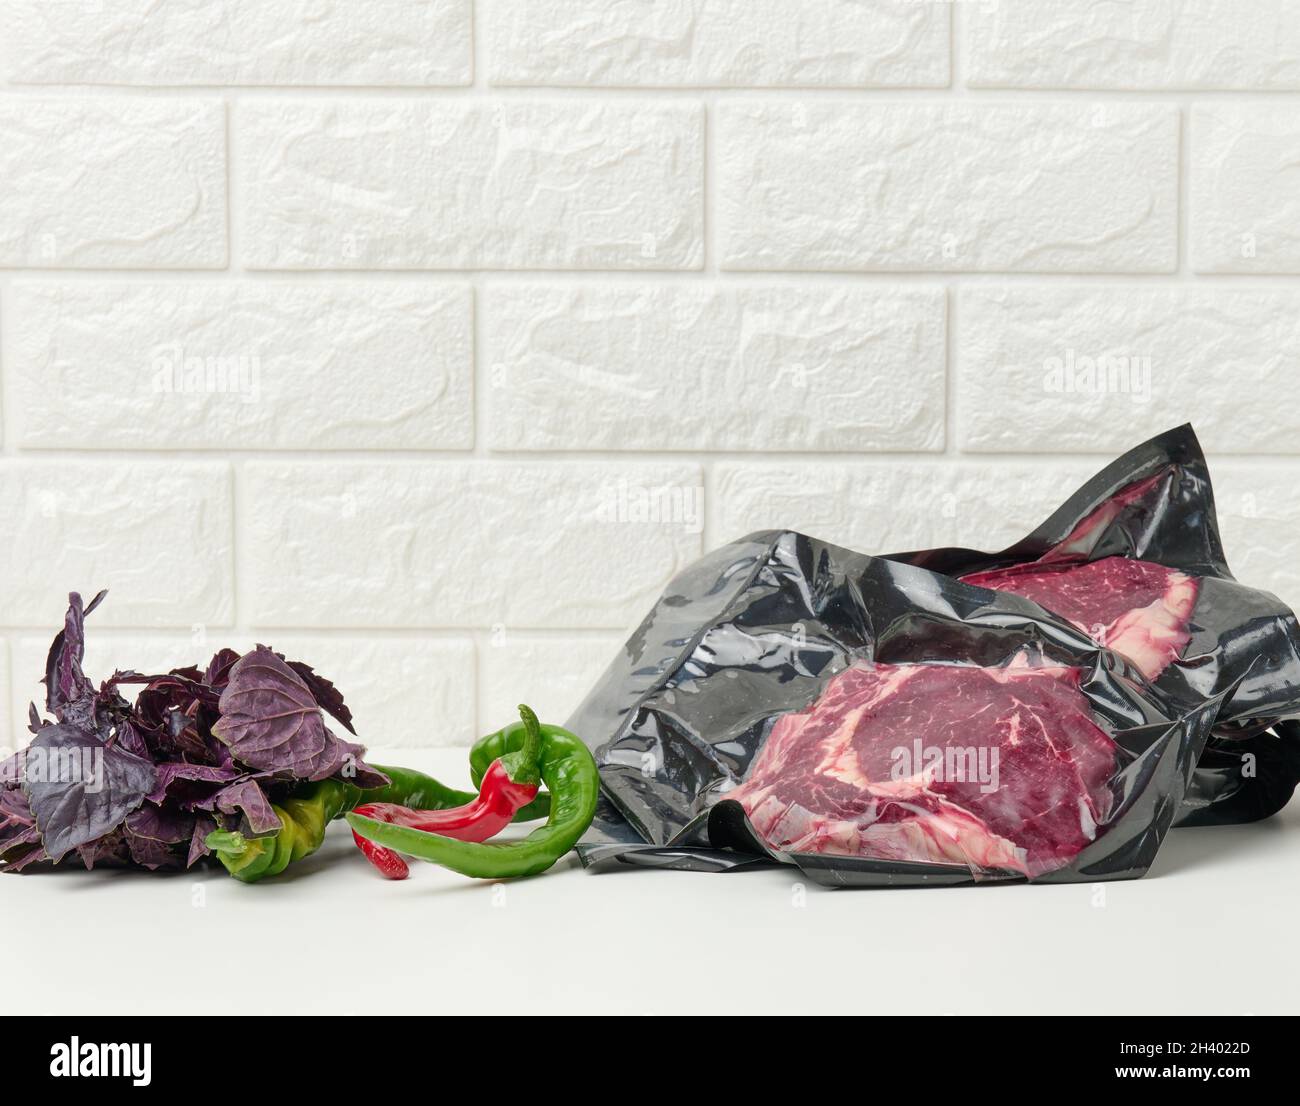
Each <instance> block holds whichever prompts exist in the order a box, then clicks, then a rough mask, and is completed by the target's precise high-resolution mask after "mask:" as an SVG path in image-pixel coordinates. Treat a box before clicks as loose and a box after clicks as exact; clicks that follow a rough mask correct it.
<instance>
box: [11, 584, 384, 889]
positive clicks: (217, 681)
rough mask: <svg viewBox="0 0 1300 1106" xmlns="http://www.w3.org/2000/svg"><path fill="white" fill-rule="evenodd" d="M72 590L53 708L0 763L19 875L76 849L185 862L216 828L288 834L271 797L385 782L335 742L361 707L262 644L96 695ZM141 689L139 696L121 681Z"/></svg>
mask: <svg viewBox="0 0 1300 1106" xmlns="http://www.w3.org/2000/svg"><path fill="white" fill-rule="evenodd" d="M105 594H106V593H105V592H100V593H99V594H98V595H97V596H95V598H94V599H92V600H91V602H90V603H89V605H87V606H86V607H85V608H84V609H83V607H82V602H81V596H80V595H78V594H77V593H75V592H74V593H72V595H70V596H69V598H68V602H69V605H68V613H67V616H66V618H65V620H64V626H63V630H62V631H61V632H60V633H59V634H58V635H57V636H56V637H55V639H54V642H53V644H52V645H51V646H50V652H49V657H48V659H47V660H46V669H45V679H44V683H45V688H46V696H45V703H46V710H47V712H48V713H49V714H50V715H52V716H53V717H54V719H55V721H53V722H50V721H48V720H46V719H43V718H41V716H40V713H39V712H38V711H37V709H36V707H35V705H34V704H33V705H32V707H31V712H30V713H31V730H32V734H33V737H32V740H31V743H30V745H29V746H28V747H27V748H26V749H23V750H21V751H19V752H18V753H17V754H15V755H14V756H12V757H10V758H8V759H7V760H6V761H4V762H3V763H0V860H3V861H4V870H7V871H14V872H18V871H23V870H25V869H29V868H32V867H33V866H38V865H43V864H49V863H58V862H60V861H62V860H63V859H64V858H65V857H66V856H68V854H70V853H73V852H75V853H76V855H77V857H78V859H80V861H81V862H82V863H83V864H84V865H85V866H86V867H87V868H93V867H94V866H95V865H96V864H101V865H103V864H111V865H117V866H138V867H142V868H148V869H152V870H156V869H178V868H187V867H190V866H191V865H193V864H195V863H196V862H197V861H199V860H200V859H201V858H202V857H204V856H206V855H207V853H208V849H207V847H206V846H205V845H204V839H205V838H206V837H207V835H208V834H209V833H210V832H211V831H212V830H215V829H237V830H239V831H240V832H242V833H244V834H245V835H247V836H252V837H260V836H264V835H266V834H270V833H274V832H276V831H277V830H278V829H279V828H280V818H279V816H278V815H277V814H276V812H275V809H274V808H273V806H272V803H273V802H275V801H277V800H278V799H279V798H280V797H282V796H284V795H286V794H288V793H289V792H290V791H291V790H292V789H293V787H294V786H295V785H296V784H298V783H300V782H302V781H306V780H323V779H327V778H330V777H336V778H339V779H346V780H348V781H350V782H352V783H354V784H356V785H357V786H358V787H378V786H381V785H383V784H385V783H386V782H387V779H386V778H385V777H384V776H383V774H382V773H379V772H376V771H375V770H374V769H373V768H370V767H369V766H368V765H367V764H366V763H365V762H364V760H363V759H362V757H363V755H364V752H365V750H364V749H363V748H362V747H361V746H360V745H354V744H352V743H350V742H347V741H344V740H342V739H340V738H338V737H336V736H335V735H334V734H333V733H331V732H330V730H329V728H328V727H327V726H326V724H325V715H326V714H329V715H331V716H332V717H333V718H335V719H336V720H337V721H338V722H339V724H340V725H341V726H343V727H344V728H345V729H346V730H347V731H348V732H349V733H353V734H355V732H356V731H355V730H354V729H353V727H352V714H351V712H350V711H349V710H348V708H347V706H346V705H345V704H344V702H343V696H342V695H341V694H340V693H339V691H338V689H337V688H335V686H334V685H333V684H332V683H330V681H329V680H326V679H324V678H323V677H321V676H318V675H317V674H316V673H315V672H313V671H312V669H311V668H310V667H309V666H308V665H306V664H303V663H302V662H301V661H290V660H286V659H285V658H284V657H283V656H282V655H281V654H279V653H276V652H274V651H273V650H271V649H268V648H267V647H266V646H264V645H259V646H257V647H256V648H255V649H253V650H252V652H249V653H245V654H243V655H242V656H241V655H240V654H239V653H237V652H235V651H234V650H233V649H221V650H219V651H218V652H217V653H216V654H215V655H214V656H213V658H212V659H211V660H210V661H209V662H208V663H207V665H206V666H205V667H203V668H198V667H194V666H190V667H185V668H174V669H172V670H171V671H170V672H167V673H165V674H162V675H152V676H150V675H142V674H140V673H138V672H132V671H126V672H121V671H119V672H115V673H114V674H113V676H112V678H111V679H108V680H106V681H104V682H103V683H102V684H100V685H99V687H98V689H96V687H95V685H94V684H93V683H92V682H91V680H90V679H88V678H87V677H86V675H85V673H84V672H83V671H82V668H81V662H82V658H83V656H84V654H85V616H86V615H88V614H90V613H91V612H92V611H93V610H94V609H95V608H96V607H97V606H99V604H100V602H101V601H102V600H103V598H104V595H105ZM127 686H139V687H140V691H139V693H138V695H137V696H136V698H135V701H134V703H132V702H129V701H128V700H127V699H126V698H124V697H123V695H122V694H121V692H120V690H119V689H120V688H124V687H127Z"/></svg>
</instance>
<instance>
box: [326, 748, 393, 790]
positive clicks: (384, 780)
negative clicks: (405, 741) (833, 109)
mask: <svg viewBox="0 0 1300 1106" xmlns="http://www.w3.org/2000/svg"><path fill="white" fill-rule="evenodd" d="M339 744H340V745H342V746H343V748H344V750H345V752H344V755H343V763H342V764H341V765H340V766H339V769H338V771H337V772H335V773H334V775H335V776H337V777H339V778H341V779H345V780H347V781H348V783H350V784H355V785H356V786H357V787H360V788H363V789H365V788H371V787H387V786H388V784H389V783H390V782H391V781H390V780H389V778H388V777H387V776H385V775H384V774H383V772H380V771H378V770H377V769H375V768H372V767H371V766H370V765H369V764H367V763H366V762H365V761H364V760H362V759H361V758H362V757H364V756H365V755H366V748H365V746H364V745H355V744H353V743H352V742H350V741H340V742H339Z"/></svg>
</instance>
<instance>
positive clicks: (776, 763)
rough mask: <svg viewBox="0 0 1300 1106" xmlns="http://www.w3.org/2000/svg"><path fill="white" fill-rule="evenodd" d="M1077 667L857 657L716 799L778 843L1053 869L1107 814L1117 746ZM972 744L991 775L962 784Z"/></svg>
mask: <svg viewBox="0 0 1300 1106" xmlns="http://www.w3.org/2000/svg"><path fill="white" fill-rule="evenodd" d="M1081 676H1082V670H1081V669H1079V668H1073V667H1067V666H1062V665H1033V664H1030V663H1028V662H1027V661H1026V660H1025V659H1023V658H1019V659H1018V660H1017V661H1015V662H1013V663H1012V664H1011V665H1009V666H1007V667H1002V668H979V667H975V666H965V665H947V664H899V665H891V664H871V663H865V662H856V663H854V664H852V665H851V666H850V667H848V668H847V669H845V670H844V671H843V672H841V673H840V674H839V675H837V676H835V677H834V678H833V679H832V680H831V681H830V682H829V683H828V684H827V685H826V687H825V689H824V690H823V692H822V694H821V696H820V697H819V698H818V699H817V700H816V701H815V702H814V703H813V704H812V705H811V706H809V707H808V708H807V709H806V710H803V711H799V712H796V713H791V714H787V715H783V716H782V717H781V718H779V719H778V720H777V722H776V724H775V726H774V727H773V729H772V732H771V734H770V735H769V736H768V739H767V741H766V743H765V744H764V745H763V748H762V749H761V750H760V751H759V753H758V756H757V757H755V759H754V761H753V763H752V764H751V765H750V768H749V771H748V773H747V775H746V778H745V780H744V781H743V782H742V783H741V784H740V785H739V786H737V787H736V788H734V789H733V790H731V791H730V792H728V793H727V794H726V795H725V798H728V799H734V800H736V801H738V802H739V803H740V804H741V805H742V806H743V807H744V808H745V810H746V812H747V813H748V815H749V818H750V822H751V824H752V825H753V826H754V828H755V830H756V831H757V832H758V834H759V836H761V837H762V838H763V839H764V840H765V841H767V842H768V844H770V845H771V846H773V847H774V848H777V849H781V850H786V851H790V852H801V853H831V854H835V855H840V856H864V857H875V858H878V859H882V860H906V861H920V862H939V863H948V864H965V865H967V866H969V867H970V868H971V869H972V871H975V872H979V871H981V870H987V869H1006V870H1011V871H1016V872H1021V873H1023V874H1025V875H1028V876H1037V875H1041V874H1042V873H1044V872H1048V871H1051V870H1053V869H1055V868H1059V867H1062V866H1064V865H1065V864H1068V863H1069V862H1070V860H1071V859H1073V858H1074V857H1075V856H1076V855H1077V854H1078V853H1079V851H1080V850H1081V849H1083V848H1084V847H1085V846H1086V845H1087V844H1088V843H1089V842H1091V841H1092V840H1093V839H1094V838H1095V837H1096V835H1097V832H1098V827H1099V826H1100V825H1103V824H1104V823H1105V822H1106V820H1107V818H1108V817H1109V814H1110V810H1111V804H1112V797H1111V793H1110V790H1109V787H1108V783H1109V781H1110V779H1111V776H1112V774H1113V773H1114V771H1115V768H1116V746H1115V744H1114V742H1113V741H1112V740H1111V739H1110V737H1109V735H1107V733H1106V732H1105V731H1104V730H1102V729H1101V727H1100V726H1098V725H1097V722H1096V720H1095V719H1094V718H1093V716H1092V714H1091V712H1090V710H1089V709H1088V703H1087V700H1086V698H1085V697H1084V695H1083V693H1082V692H1081V691H1080V688H1079V682H1080V679H1081ZM917 742H920V743H921V745H922V746H923V748H924V750H925V755H924V756H922V757H919V758H918V757H916V756H914V755H913V756H912V757H911V760H910V763H909V761H908V759H907V757H906V756H900V753H899V750H903V751H906V752H908V753H913V752H915V751H919V750H917V746H916V743H917ZM981 749H982V750H983V752H984V755H985V761H984V763H985V764H986V765H995V766H996V772H995V773H985V778H982V779H981V778H972V777H979V776H980V773H979V772H978V771H975V770H972V769H974V768H975V767H976V765H977V764H978V763H979V760H978V757H979V751H980V750H981ZM931 750H935V751H937V752H936V753H931V752H930V751H931ZM972 755H974V758H975V759H972ZM936 757H937V758H938V759H937V760H936V759H935V758H936ZM900 766H901V770H900ZM992 776H996V786H995V787H990V786H989V784H990V783H991V782H993V780H992V779H991V778H990V777H992Z"/></svg>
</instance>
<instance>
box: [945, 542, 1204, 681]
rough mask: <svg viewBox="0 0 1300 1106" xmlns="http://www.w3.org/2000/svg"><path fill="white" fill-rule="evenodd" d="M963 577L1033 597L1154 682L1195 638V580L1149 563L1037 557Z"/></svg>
mask: <svg viewBox="0 0 1300 1106" xmlns="http://www.w3.org/2000/svg"><path fill="white" fill-rule="evenodd" d="M962 580H963V581H964V582H965V583H968V584H976V585H978V586H979V587H982V588H992V589H993V590H994V591H1009V592H1012V593H1013V594H1015V595H1023V596H1024V597H1025V598H1026V599H1032V600H1033V601H1034V602H1035V603H1037V604H1038V605H1039V606H1040V607H1045V608H1046V609H1047V610H1049V611H1052V612H1053V613H1055V614H1058V615H1060V616H1061V617H1062V618H1065V619H1067V620H1068V621H1070V622H1072V623H1074V625H1076V626H1078V627H1079V629H1081V630H1082V631H1083V632H1084V633H1085V634H1087V635H1088V636H1089V637H1090V638H1092V639H1093V640H1094V641H1096V642H1097V643H1098V644H1099V645H1105V646H1107V647H1108V648H1110V649H1114V650H1115V652H1117V653H1121V654H1123V655H1124V656H1126V657H1128V658H1129V660H1131V661H1132V662H1133V663H1134V664H1135V665H1137V667H1138V669H1139V670H1140V671H1141V672H1142V674H1143V675H1144V676H1146V678H1147V679H1148V680H1154V679H1155V678H1156V677H1157V676H1159V675H1160V673H1161V672H1163V671H1164V670H1165V669H1166V668H1167V667H1168V666H1169V665H1170V664H1171V663H1172V662H1173V661H1175V660H1177V659H1178V657H1179V656H1180V655H1181V654H1182V651H1183V649H1184V648H1186V646H1187V643H1188V642H1189V641H1191V639H1192V635H1191V633H1190V631H1189V630H1188V622H1189V621H1190V620H1191V617H1192V609H1193V608H1194V607H1195V606H1196V595H1197V580H1196V578H1195V577H1193V576H1187V575H1186V574H1184V573H1182V572H1179V571H1177V570H1176V569H1172V568H1166V567H1165V566H1164V565H1158V564H1153V563H1152V562H1151V561H1141V560H1136V559H1134V558H1131V557H1104V558H1102V559H1101V560H1097V561H1087V562H1084V563H1082V564H1080V563H1077V562H1076V563H1049V562H1041V561H1037V562H1031V563H1029V564H1020V565H1012V566H1011V567H1010V568H997V569H993V570H991V571H989V572H973V573H971V574H970V575H969V576H963V577H962Z"/></svg>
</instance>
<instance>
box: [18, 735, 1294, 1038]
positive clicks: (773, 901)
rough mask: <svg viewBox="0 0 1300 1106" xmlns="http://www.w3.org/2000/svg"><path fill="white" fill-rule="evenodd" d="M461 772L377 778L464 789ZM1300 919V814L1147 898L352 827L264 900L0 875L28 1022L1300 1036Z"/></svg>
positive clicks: (1206, 855)
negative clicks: (543, 850) (533, 1017)
mask: <svg viewBox="0 0 1300 1106" xmlns="http://www.w3.org/2000/svg"><path fill="white" fill-rule="evenodd" d="M464 755H465V754H464V751H463V750H437V751H431V752H412V751H410V750H403V751H400V752H394V751H384V750H374V751H373V752H372V759H374V760H376V761H378V762H380V763H384V762H388V763H396V764H407V765H409V766H411V767H414V768H421V769H424V770H426V771H431V772H434V773H435V774H438V775H439V776H441V777H442V778H444V779H445V780H447V781H448V782H453V781H460V780H462V777H463V775H464V771H465V769H464ZM1298 918H1300V801H1296V802H1293V803H1292V804H1291V806H1290V807H1289V808H1288V809H1287V810H1286V811H1284V812H1283V813H1282V814H1281V815H1279V816H1278V817H1276V818H1273V819H1270V820H1269V821H1267V822H1263V823H1258V824H1256V825H1252V826H1237V827H1231V828H1226V829H1191V830H1178V831H1175V832H1174V833H1172V834H1171V835H1170V836H1169V837H1168V838H1167V839H1166V842H1165V845H1164V847H1163V849H1162V851H1161V853H1160V856H1159V858H1158V860H1157V863H1156V865H1155V868H1154V869H1153V870H1152V872H1151V873H1150V874H1149V875H1148V876H1147V877H1146V878H1144V879H1142V880H1137V881H1130V882H1122V883H1107V884H1095V885H1090V884H1081V885H1073V886H1043V887H1034V886H1023V885H1021V886H1004V887H987V888H973V887H960V888H928V889H922V890H885V891H827V890H823V889H821V888H818V887H816V886H813V885H808V886H806V887H802V886H800V885H799V883H798V881H797V879H796V878H795V875H794V874H792V873H791V872H788V871H784V870H780V869H775V870H764V871H756V872H737V873H733V874H730V875H714V874H697V873H690V872H655V871H644V870H635V869H628V870H623V871H615V872H613V873H609V874H593V873H588V872H584V871H582V870H581V869H580V868H579V867H577V862H576V860H573V859H568V860H565V861H562V862H561V865H560V866H558V867H557V868H555V869H553V870H552V871H551V872H549V873H547V874H546V875H544V876H541V877H538V878H536V879H532V880H525V881H521V882H517V883H512V884H493V883H480V882H476V881H473V880H468V879H464V878H462V877H460V876H457V875H454V874H452V873H449V872H445V871H442V870H441V869H438V868H435V867H433V866H432V865H426V864H416V865H414V867H413V870H412V878H411V879H410V880H408V881H406V882H404V883H390V882H387V881H385V880H383V879H380V878H379V877H378V876H377V875H375V874H374V873H373V872H372V871H371V870H370V869H369V867H368V866H367V865H366V864H365V863H364V862H363V861H362V860H361V859H360V857H358V856H357V855H355V850H354V848H353V846H352V843H351V837H350V835H349V834H348V833H347V831H346V828H345V827H343V826H341V825H336V826H334V827H332V828H331V832H330V835H329V837H328V839H327V842H326V844H325V846H324V848H322V850H321V851H320V852H319V853H318V854H316V855H315V856H313V857H311V858H309V859H307V860H305V861H303V862H301V863H300V864H299V865H297V866H296V868H295V874H294V876H293V877H292V878H286V877H282V878H281V879H279V880H275V881H269V882H266V883H263V884H255V885H244V884H241V883H238V882H237V881H235V880H233V879H231V878H229V877H228V876H226V875H225V874H224V873H223V872H220V871H202V872H199V873H186V874H180V875H150V874H147V873H134V872H95V873H84V872H78V871H75V870H70V871H68V872H66V873H51V874H49V875H30V876H4V877H3V878H0V932H2V933H3V935H4V947H5V971H4V980H5V992H6V994H8V995H9V996H11V997H12V996H18V995H21V996H22V999H21V1002H20V1005H21V1008H22V1011H23V1012H24V1013H28V1014H44V1013H77V1014H168V1013H177V1014H179V1013H193V1012H194V1011H195V1009H196V1006H195V1004H196V1002H197V1003H199V1004H200V1005H201V1006H202V1008H203V1009H204V1011H205V1012H206V1013H207V1014H210V1015H212V1014H217V1015H220V1014H241V1013H245V1014H247V1013H258V1014H261V1013H276V1014H319V1013H325V1012H338V1013H362V1012H385V1013H408V1012H409V1013H421V1012H424V1013H436V1012H454V1011H473V1012H484V1013H488V1012H511V1011H513V1012H518V1013H530V1014H532V1013H561V1012H579V1013H580V1012H593V1013H608V1014H668V1013H677V1012H700V1013H732V1012H734V1013H755V1012H767V1013H804V1012H807V1013H838V1012H845V1013H850V1012H852V1013H873V1012H877V1013H878V1012H890V1013H943V1014H975V1013H1024V1012H1037V1013H1099V1014H1105V1013H1127V1014H1137V1013H1163V1014H1266V1013H1283V1012H1285V1013H1295V1012H1297V1011H1298V1010H1300V957H1297V956H1296V955H1295V952H1294V949H1295V940H1296V938H1295V933H1296V929H1297V924H1298ZM137 958H138V966H137V963H136V961H137ZM115 961H116V964H117V967H116V968H115V967H114V962H115ZM200 990H201V995H200V993H199V991H200Z"/></svg>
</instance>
